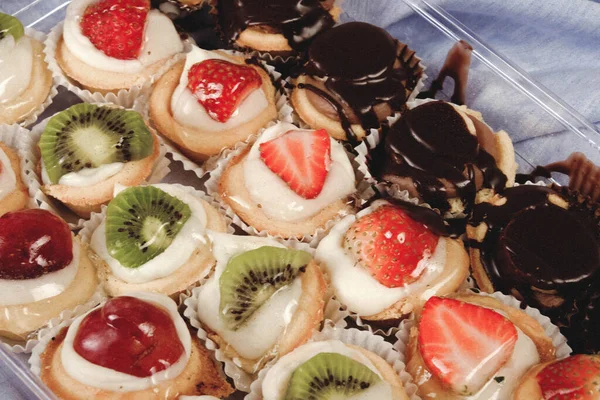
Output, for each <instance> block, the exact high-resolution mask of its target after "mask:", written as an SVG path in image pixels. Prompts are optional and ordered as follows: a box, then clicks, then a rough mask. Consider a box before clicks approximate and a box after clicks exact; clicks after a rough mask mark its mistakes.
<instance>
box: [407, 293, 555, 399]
mask: <svg viewBox="0 0 600 400" xmlns="http://www.w3.org/2000/svg"><path fill="white" fill-rule="evenodd" d="M555 352H556V349H555V348H554V346H553V344H552V339H551V338H550V337H548V336H547V335H546V333H545V331H544V329H543V328H542V326H541V325H540V324H539V323H538V322H537V321H536V320H535V319H533V318H532V317H530V316H529V315H527V314H526V313H524V312H523V311H521V310H519V309H517V308H512V307H510V306H507V305H505V304H504V303H502V302H501V301H499V300H497V299H495V298H493V297H490V296H483V295H478V294H472V293H467V292H465V293H461V294H458V295H456V296H454V297H448V298H444V297H437V296H434V297H431V298H430V299H429V300H428V301H427V302H426V303H425V306H424V307H423V310H422V311H421V312H420V313H419V315H418V318H417V321H416V322H415V323H414V324H413V326H412V327H411V329H410V337H409V342H408V346H407V350H406V357H407V362H406V370H407V371H408V373H410V374H411V375H412V377H413V379H414V382H415V383H416V384H417V385H418V387H419V390H418V394H419V396H421V398H425V399H428V398H436V399H469V400H477V399H481V400H488V399H508V398H511V396H512V394H513V392H514V390H515V388H516V387H517V386H518V384H519V380H520V378H521V377H522V376H523V375H524V374H525V373H526V372H527V371H528V370H529V368H531V367H532V366H534V365H536V364H538V363H540V362H542V363H543V362H548V361H553V360H554V359H555Z"/></svg>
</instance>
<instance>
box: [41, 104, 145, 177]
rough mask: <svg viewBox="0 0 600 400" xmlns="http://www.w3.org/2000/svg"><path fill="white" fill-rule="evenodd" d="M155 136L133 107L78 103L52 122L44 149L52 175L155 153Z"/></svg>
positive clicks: (44, 135)
mask: <svg viewBox="0 0 600 400" xmlns="http://www.w3.org/2000/svg"><path fill="white" fill-rule="evenodd" d="M153 143H154V138H153V137H152V134H151V133H150V131H149V130H148V127H147V126H146V124H145V122H144V119H143V118H142V116H141V115H140V114H139V113H137V112H135V111H131V110H124V109H121V108H115V107H109V106H96V105H94V104H88V103H81V104H76V105H74V106H72V107H70V108H68V109H66V110H65V111H62V112H60V113H58V114H56V115H55V116H54V117H52V118H51V119H50V121H48V125H46V129H44V132H43V133H42V137H41V138H40V143H39V147H40V151H41V155H42V160H43V162H44V166H45V167H46V172H47V174H48V178H49V179H50V181H51V182H52V183H55V184H56V183H58V181H59V179H60V177H61V176H63V175H65V174H67V173H69V172H77V171H80V170H82V169H83V168H96V167H99V166H101V165H104V164H110V163H114V162H129V161H136V160H141V159H143V158H146V157H148V156H149V155H150V154H152V150H153Z"/></svg>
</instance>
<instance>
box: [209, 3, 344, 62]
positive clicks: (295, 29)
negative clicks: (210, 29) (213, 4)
mask: <svg viewBox="0 0 600 400" xmlns="http://www.w3.org/2000/svg"><path fill="white" fill-rule="evenodd" d="M218 4H219V5H218V7H219V23H220V25H221V29H222V30H223V32H224V34H225V36H226V38H227V39H228V40H232V41H235V40H236V39H237V38H238V36H239V34H240V33H241V32H242V31H243V30H244V29H246V28H247V27H256V26H264V27H266V28H267V29H275V30H276V31H278V32H279V33H281V34H283V36H285V38H286V39H287V41H288V43H289V45H290V47H291V48H292V49H294V50H298V51H302V50H304V49H305V48H306V46H308V44H309V43H310V41H311V40H312V39H313V38H314V37H315V36H316V35H318V34H320V33H321V32H323V31H325V30H327V29H329V28H331V27H332V26H333V25H334V24H335V21H334V20H333V17H332V16H331V15H330V14H329V12H328V11H327V10H326V9H325V7H324V2H322V1H319V0H219V3H218Z"/></svg>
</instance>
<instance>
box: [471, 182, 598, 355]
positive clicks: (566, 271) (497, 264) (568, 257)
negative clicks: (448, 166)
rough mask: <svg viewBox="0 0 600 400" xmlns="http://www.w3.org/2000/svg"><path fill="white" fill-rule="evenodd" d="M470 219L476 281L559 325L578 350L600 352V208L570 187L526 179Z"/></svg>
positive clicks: (483, 205)
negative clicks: (559, 186)
mask: <svg viewBox="0 0 600 400" xmlns="http://www.w3.org/2000/svg"><path fill="white" fill-rule="evenodd" d="M487 200H488V201H484V202H482V203H480V204H477V205H476V206H475V207H474V209H473V213H472V216H471V219H470V220H469V226H468V228H467V234H468V236H469V239H470V244H471V265H472V268H473V276H474V277H475V280H476V281H477V284H478V286H479V287H480V288H481V289H482V290H485V291H488V292H493V291H495V290H499V291H502V292H503V293H506V294H511V295H513V296H515V297H517V298H518V299H520V300H522V301H524V302H525V304H527V305H529V306H532V307H535V308H538V309H539V310H540V311H541V312H542V313H543V314H544V315H547V316H548V317H550V319H551V320H552V321H553V323H555V324H556V325H558V326H559V327H560V328H561V331H562V332H563V334H564V335H565V336H566V337H567V339H568V341H569V345H570V346H571V347H573V349H574V350H575V352H586V353H591V352H596V351H599V350H600V335H598V332H599V331H598V328H599V327H600V325H599V324H600V309H599V308H598V306H600V303H599V298H600V246H599V244H600V241H599V240H600V213H599V212H598V207H597V204H594V203H592V202H589V201H588V202H586V201H581V199H580V198H578V196H577V194H576V193H574V192H571V191H569V190H568V189H566V188H562V189H556V190H555V189H552V188H548V187H545V186H537V185H524V186H518V187H514V188H509V189H506V190H505V191H504V193H503V194H502V196H495V197H493V198H491V199H487Z"/></svg>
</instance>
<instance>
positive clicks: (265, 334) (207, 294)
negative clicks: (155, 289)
mask: <svg viewBox="0 0 600 400" xmlns="http://www.w3.org/2000/svg"><path fill="white" fill-rule="evenodd" d="M210 237H211V240H212V244H213V255H214V257H215V259H216V260H217V266H216V269H215V272H214V274H213V275H212V276H211V277H210V279H209V280H208V281H207V282H206V283H205V284H203V285H202V286H200V288H199V289H197V290H199V295H198V309H197V310H196V311H197V313H198V318H199V319H200V321H202V323H204V324H206V325H207V326H208V327H209V328H210V329H211V330H213V331H214V332H216V333H217V334H218V335H219V336H220V337H221V338H222V339H223V340H225V341H226V342H227V343H228V344H229V345H230V346H232V347H233V348H234V349H235V350H236V351H237V352H238V353H239V354H240V356H242V357H244V358H247V359H251V360H255V359H259V358H261V357H262V356H264V355H266V353H267V352H268V351H269V350H270V349H271V348H272V347H273V346H274V345H275V344H276V343H277V341H278V339H279V338H280V337H281V335H282V334H283V333H284V332H285V329H286V327H287V325H288V324H289V322H290V321H291V319H292V316H293V315H294V312H295V311H296V307H297V306H298V301H299V299H300V296H301V294H302V282H301V279H300V278H296V280H294V282H292V283H291V284H289V285H287V286H285V287H283V288H281V289H280V290H278V291H277V292H276V293H275V294H273V296H271V298H269V299H268V300H267V301H266V302H265V303H264V304H263V305H262V306H261V307H260V308H259V309H258V310H257V311H256V312H255V313H254V314H253V315H252V316H251V317H250V318H249V319H248V320H247V321H246V323H245V324H243V325H242V326H241V327H239V328H238V329H237V330H236V331H233V330H230V329H228V328H227V327H226V326H225V325H224V323H223V321H222V320H221V316H220V312H219V305H220V301H221V295H220V287H219V278H220V277H221V274H222V273H223V271H224V270H225V268H226V267H227V264H228V262H229V260H230V259H231V257H233V256H235V255H238V254H241V253H244V252H246V251H250V250H254V249H258V248H259V247H263V246H274V247H281V248H285V246H283V245H282V244H280V243H278V242H276V241H274V240H272V239H269V238H261V237H252V236H234V235H228V234H225V233H213V232H211V233H210Z"/></svg>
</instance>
